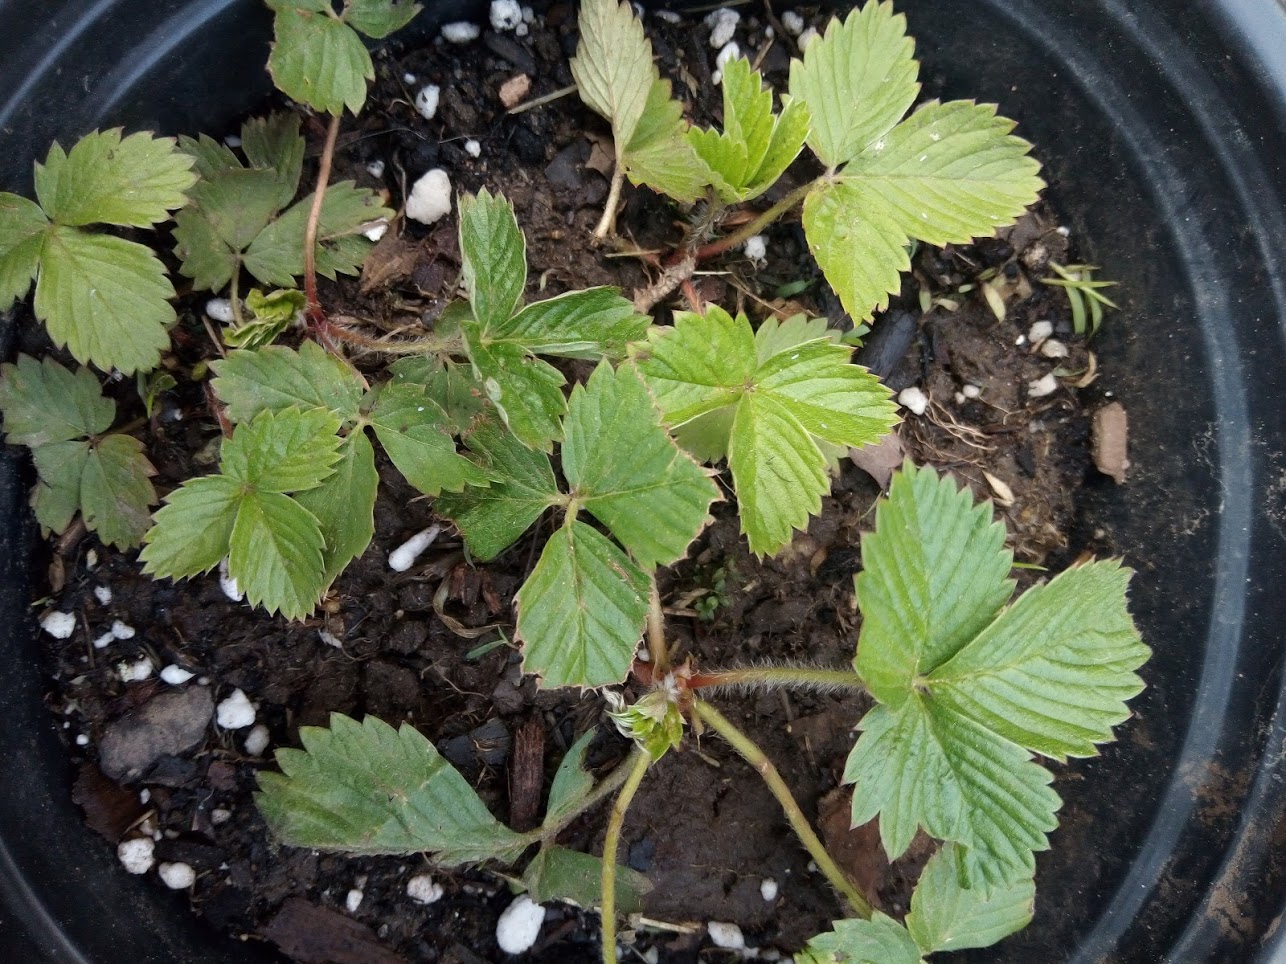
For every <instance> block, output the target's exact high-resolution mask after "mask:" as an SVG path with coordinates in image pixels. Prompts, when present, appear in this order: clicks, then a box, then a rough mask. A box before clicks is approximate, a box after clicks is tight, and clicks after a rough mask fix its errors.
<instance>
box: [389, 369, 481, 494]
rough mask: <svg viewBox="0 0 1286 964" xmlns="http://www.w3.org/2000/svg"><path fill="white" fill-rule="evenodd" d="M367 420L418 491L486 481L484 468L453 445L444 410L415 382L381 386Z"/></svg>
mask: <svg viewBox="0 0 1286 964" xmlns="http://www.w3.org/2000/svg"><path fill="white" fill-rule="evenodd" d="M370 420H371V425H372V426H373V427H374V428H375V434H376V436H377V437H378V438H379V440H380V444H381V445H383V446H384V451H385V452H387V453H388V457H389V458H390V459H392V460H393V464H394V465H396V466H397V468H398V471H399V472H401V473H402V474H403V475H404V476H406V480H407V481H408V482H410V483H411V484H412V485H413V486H415V487H416V488H417V489H419V490H420V491H421V492H424V493H425V494H427V495H438V494H439V493H441V492H442V491H444V490H445V491H448V492H459V491H460V490H461V489H463V488H464V487H465V485H486V484H487V475H486V473H485V472H483V471H482V469H480V468H478V466H477V465H475V464H474V463H473V462H470V461H469V460H468V459H466V458H465V457H464V456H463V455H460V454H459V453H458V452H457V451H456V450H455V440H454V439H453V438H452V437H451V431H450V421H449V419H448V418H447V415H446V413H445V412H444V411H442V409H441V408H439V407H438V406H437V404H436V403H435V402H434V401H432V400H431V399H430V398H429V396H428V395H427V394H426V393H425V391H424V389H422V388H420V387H419V386H417V385H412V384H410V383H409V382H390V383H388V384H386V385H384V386H382V388H381V389H380V390H379V392H378V394H377V395H376V400H375V405H374V407H373V408H372V409H371V413H370Z"/></svg>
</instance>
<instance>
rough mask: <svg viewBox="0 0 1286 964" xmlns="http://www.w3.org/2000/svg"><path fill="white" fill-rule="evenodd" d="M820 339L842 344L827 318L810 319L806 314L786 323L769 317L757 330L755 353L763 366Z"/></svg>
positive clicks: (789, 319) (793, 317) (787, 320)
mask: <svg viewBox="0 0 1286 964" xmlns="http://www.w3.org/2000/svg"><path fill="white" fill-rule="evenodd" d="M818 338H829V339H830V340H831V341H833V342H835V343H836V344H839V343H840V333H839V332H838V331H835V330H834V329H833V328H828V327H827V325H826V319H825V318H809V317H808V316H807V315H805V314H798V315H791V316H790V317H789V318H787V319H786V320H785V321H778V320H777V318H775V317H774V316H772V315H769V316H768V317H767V318H765V319H764V320H763V321H762V322H761V323H760V325H759V327H758V328H757V329H756V330H755V353H756V355H757V357H758V358H759V364H761V365H762V364H764V363H765V362H767V361H768V359H769V358H772V356H773V355H780V354H781V353H782V352H784V351H787V350H789V349H791V348H795V347H797V346H799V345H802V344H804V342H807V341H815V340H816V339H818Z"/></svg>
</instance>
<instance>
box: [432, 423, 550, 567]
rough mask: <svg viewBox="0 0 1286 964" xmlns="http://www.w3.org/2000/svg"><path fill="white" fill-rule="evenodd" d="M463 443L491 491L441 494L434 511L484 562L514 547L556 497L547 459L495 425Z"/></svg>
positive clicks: (481, 428) (485, 426) (479, 430)
mask: <svg viewBox="0 0 1286 964" xmlns="http://www.w3.org/2000/svg"><path fill="white" fill-rule="evenodd" d="M466 442H467V443H468V445H469V449H470V450H471V451H473V452H474V453H476V454H477V455H478V456H479V457H480V458H481V459H482V460H483V461H484V462H485V463H486V464H487V465H488V471H489V472H490V474H491V476H492V481H491V485H489V486H488V487H486V488H478V487H476V486H470V487H469V488H466V489H465V490H464V491H463V492H461V493H460V494H459V495H452V494H450V493H443V494H442V496H441V497H440V498H439V499H438V501H437V503H436V504H435V508H436V509H437V511H438V512H439V513H441V514H442V515H444V516H446V517H447V518H448V519H450V520H451V521H452V522H454V523H455V524H456V526H457V527H458V528H459V530H460V532H461V534H462V535H463V536H464V540H465V543H466V545H468V547H469V551H470V552H472V553H473V554H474V556H476V557H477V558H478V559H480V560H482V561H483V562H487V561H489V560H491V559H494V558H495V557H496V556H498V555H499V554H500V553H501V552H503V551H504V550H505V549H507V548H508V547H509V546H511V545H513V543H514V542H515V541H517V539H518V537H519V536H521V535H522V534H523V533H524V532H526V531H527V529H529V528H530V527H531V524H532V523H533V522H535V521H536V519H538V518H539V517H540V514H541V513H542V512H544V511H545V510H546V509H547V508H549V507H550V506H551V505H556V504H557V503H558V502H559V500H560V499H561V496H560V495H559V492H558V483H557V481H556V480H555V479H554V470H553V467H552V466H551V465H550V463H549V456H548V455H546V454H545V453H544V452H540V451H537V450H536V449H530V448H527V447H526V446H525V445H523V444H522V443H521V442H520V441H518V439H517V438H515V437H514V435H513V434H512V433H511V432H507V431H505V430H504V429H503V428H502V427H501V426H499V425H497V424H495V423H494V422H485V423H483V424H482V425H480V426H478V427H477V429H475V430H474V431H473V432H472V433H471V434H470V435H469V436H468V438H467V439H466Z"/></svg>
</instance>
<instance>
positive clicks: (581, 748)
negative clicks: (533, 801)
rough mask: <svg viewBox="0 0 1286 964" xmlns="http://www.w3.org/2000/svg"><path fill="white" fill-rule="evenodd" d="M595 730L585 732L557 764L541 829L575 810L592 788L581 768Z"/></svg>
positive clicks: (555, 823)
mask: <svg viewBox="0 0 1286 964" xmlns="http://www.w3.org/2000/svg"><path fill="white" fill-rule="evenodd" d="M596 732H597V731H596V730H592V729H591V730H587V731H586V732H585V733H584V734H583V735H582V736H581V737H580V739H578V740H577V741H576V742H575V743H573V744H572V747H571V749H570V750H568V751H567V755H566V756H564V757H563V762H562V763H560V764H558V772H557V773H555V774H554V782H553V783H552V784H551V785H550V787H549V804H548V805H547V806H546V807H545V821H544V826H546V827H555V826H557V825H558V822H559V821H560V820H561V819H562V818H563V817H565V816H567V815H568V814H570V813H573V812H574V811H575V810H576V807H577V806H578V805H579V804H580V802H581V801H582V800H584V799H585V798H586V797H587V796H589V793H590V791H591V790H593V789H594V777H593V775H592V774H591V773H590V772H589V771H588V770H587V769H585V754H586V752H588V750H589V745H590V743H592V742H593V740H594V734H595V733H596Z"/></svg>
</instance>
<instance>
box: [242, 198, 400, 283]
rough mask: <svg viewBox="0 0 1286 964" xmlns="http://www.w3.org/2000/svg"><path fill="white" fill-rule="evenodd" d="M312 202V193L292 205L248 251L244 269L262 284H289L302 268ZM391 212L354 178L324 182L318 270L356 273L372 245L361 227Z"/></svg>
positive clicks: (324, 273)
mask: <svg viewBox="0 0 1286 964" xmlns="http://www.w3.org/2000/svg"><path fill="white" fill-rule="evenodd" d="M312 203H313V202H312V195H311V194H310V195H308V196H307V197H305V198H304V199H303V200H301V201H298V202H297V203H295V204H294V205H292V206H291V208H290V209H289V210H288V211H286V213H285V214H283V215H282V216H281V217H279V218H277V220H275V221H273V222H272V223H271V224H270V225H268V227H266V228H264V230H263V231H262V233H260V235H259V236H258V237H257V238H255V240H254V242H253V243H252V244H251V245H250V247H249V249H248V250H247V251H246V254H245V266H246V270H247V271H249V272H250V273H251V274H253V275H254V276H255V277H256V278H258V279H259V280H260V281H262V282H263V283H264V284H268V285H275V286H277V287H279V288H290V287H293V286H294V280H295V278H297V277H299V276H300V275H302V274H303V273H304V234H305V231H306V229H307V226H308V212H309V209H310V208H311V207H312ZM392 216H393V212H392V211H390V210H389V209H388V208H386V207H384V206H383V205H381V204H380V200H379V198H378V197H377V196H376V195H375V194H374V193H373V192H372V191H369V190H367V189H366V188H359V187H355V186H354V184H353V182H352V181H340V182H339V183H338V184H332V185H331V186H330V187H328V188H327V189H326V195H325V198H324V199H323V200H322V212H321V218H320V220H319V222H318V226H317V247H316V253H317V273H318V274H320V275H321V276H322V277H323V278H330V279H332V280H333V279H334V277H335V275H336V274H337V273H338V274H357V272H358V270H359V269H360V268H361V265H362V261H363V260H365V258H366V255H367V254H368V253H369V252H370V250H371V248H372V247H374V244H373V242H372V241H371V240H370V239H369V238H367V237H365V236H364V235H362V233H361V231H360V228H361V226H362V225H363V224H367V223H368V222H371V221H376V220H379V219H380V218H391V217H392Z"/></svg>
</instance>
